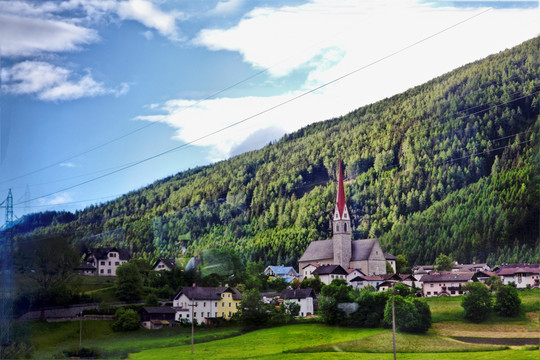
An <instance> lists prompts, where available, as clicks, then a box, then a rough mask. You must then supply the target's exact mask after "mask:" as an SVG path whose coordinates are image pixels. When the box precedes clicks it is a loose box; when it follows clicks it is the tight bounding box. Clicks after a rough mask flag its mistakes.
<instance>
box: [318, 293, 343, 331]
mask: <svg viewBox="0 0 540 360" xmlns="http://www.w3.org/2000/svg"><path fill="white" fill-rule="evenodd" d="M319 315H320V316H321V318H322V320H323V321H324V322H325V323H326V324H328V325H337V324H340V323H342V322H343V320H345V312H344V311H343V310H341V309H340V308H338V302H337V300H336V299H335V298H333V297H331V296H324V295H321V296H320V297H319Z"/></svg>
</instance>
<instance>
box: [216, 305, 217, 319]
mask: <svg viewBox="0 0 540 360" xmlns="http://www.w3.org/2000/svg"><path fill="white" fill-rule="evenodd" d="M216 306H217V302H216ZM216 316H217V315H216Z"/></svg>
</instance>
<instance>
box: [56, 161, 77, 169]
mask: <svg viewBox="0 0 540 360" xmlns="http://www.w3.org/2000/svg"><path fill="white" fill-rule="evenodd" d="M60 166H61V167H67V168H74V167H75V164H74V163H72V162H63V163H60Z"/></svg>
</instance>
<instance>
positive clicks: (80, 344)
mask: <svg viewBox="0 0 540 360" xmlns="http://www.w3.org/2000/svg"><path fill="white" fill-rule="evenodd" d="M82 312H83V311H82V310H81V313H80V314H79V350H81V349H82V316H83V314H82Z"/></svg>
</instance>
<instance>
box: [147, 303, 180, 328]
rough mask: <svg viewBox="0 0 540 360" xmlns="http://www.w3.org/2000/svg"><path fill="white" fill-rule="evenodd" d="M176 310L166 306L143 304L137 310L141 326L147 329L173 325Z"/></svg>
mask: <svg viewBox="0 0 540 360" xmlns="http://www.w3.org/2000/svg"><path fill="white" fill-rule="evenodd" d="M175 314H176V310H175V309H173V308H171V307H168V306H163V307H159V306H144V307H142V308H141V310H139V315H140V316H141V326H142V327H144V328H147V329H161V328H162V327H164V326H173V324H174V318H175Z"/></svg>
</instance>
